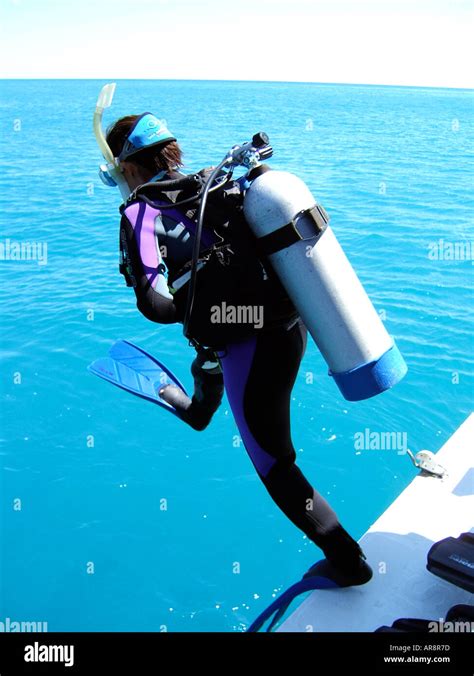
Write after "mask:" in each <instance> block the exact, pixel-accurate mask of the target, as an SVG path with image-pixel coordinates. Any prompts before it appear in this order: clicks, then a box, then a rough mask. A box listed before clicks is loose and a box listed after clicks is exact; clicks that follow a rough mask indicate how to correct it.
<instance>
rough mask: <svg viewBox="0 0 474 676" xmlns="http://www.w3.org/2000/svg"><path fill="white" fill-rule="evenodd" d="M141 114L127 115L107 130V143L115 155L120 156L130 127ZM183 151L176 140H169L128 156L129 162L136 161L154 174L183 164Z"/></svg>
mask: <svg viewBox="0 0 474 676" xmlns="http://www.w3.org/2000/svg"><path fill="white" fill-rule="evenodd" d="M139 117H140V115H126V116H125V117H121V118H120V119H119V120H117V121H116V122H114V124H113V125H112V127H111V129H110V130H109V131H108V132H107V143H108V144H109V146H110V149H111V151H112V152H113V154H114V157H118V156H119V155H120V153H121V152H122V148H123V146H124V143H125V141H126V139H127V136H128V135H129V133H130V129H131V128H132V127H133V125H134V124H135V122H136V120H137V119H138V118H139ZM182 158H183V153H182V151H181V148H180V147H179V145H178V143H177V142H176V141H167V142H166V143H164V144H163V145H158V146H151V148H145V149H144V150H140V151H139V152H137V153H136V154H135V155H132V156H131V157H129V158H127V162H134V163H135V164H138V165H139V166H140V167H143V168H144V169H147V170H148V171H150V172H151V173H152V174H156V173H157V172H159V171H167V172H170V171H173V169H176V168H179V167H182V166H183V161H182Z"/></svg>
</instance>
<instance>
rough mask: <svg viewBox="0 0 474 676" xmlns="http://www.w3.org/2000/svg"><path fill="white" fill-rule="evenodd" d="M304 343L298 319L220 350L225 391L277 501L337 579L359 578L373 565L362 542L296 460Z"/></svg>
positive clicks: (358, 580) (355, 581) (348, 581)
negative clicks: (294, 420) (293, 428)
mask: <svg viewBox="0 0 474 676" xmlns="http://www.w3.org/2000/svg"><path fill="white" fill-rule="evenodd" d="M305 345H306V329H305V327H304V326H303V325H302V324H301V323H298V324H296V325H295V326H294V327H293V328H291V329H290V330H288V331H287V330H284V329H278V330H275V331H271V332H265V333H260V334H259V335H258V336H257V337H256V338H252V339H251V340H249V341H246V342H244V343H238V344H237V343H236V344H233V345H230V346H228V348H227V350H226V352H225V353H223V354H222V355H221V364H222V367H223V370H224V382H225V387H226V392H227V396H228V398H229V403H230V405H231V408H232V411H233V413H234V417H235V420H236V422H237V425H238V427H239V431H240V434H241V437H242V440H243V442H244V444H245V447H246V449H247V452H248V453H249V455H250V458H251V460H252V462H253V464H254V466H255V468H256V470H257V472H258V474H259V476H260V478H261V479H262V481H263V483H264V485H265V487H266V489H267V490H268V492H269V493H270V495H271V497H272V498H273V500H274V501H275V503H276V504H277V505H278V506H279V507H280V509H281V510H282V511H283V512H284V513H285V514H286V516H287V517H288V518H289V519H290V520H291V521H292V522H293V523H294V524H295V525H296V526H297V527H298V528H300V529H301V530H302V531H303V532H304V533H305V534H306V535H307V537H308V538H309V539H310V540H312V541H313V542H314V543H315V544H316V545H317V546H318V547H320V548H321V549H322V550H323V552H324V553H325V555H326V565H327V566H329V567H330V568H331V567H334V571H332V572H334V575H332V577H334V579H336V578H337V579H336V582H338V583H339V584H360V583H362V582H366V581H367V580H368V579H369V577H370V574H369V572H370V569H369V568H368V566H367V564H364V563H363V559H362V558H361V556H362V552H361V549H360V547H359V545H358V544H357V542H356V541H355V540H354V539H353V538H352V537H351V536H350V535H349V534H348V533H347V531H345V529H344V528H343V527H342V526H341V524H340V523H339V520H338V517H337V515H336V513H335V512H334V510H333V509H332V508H331V507H330V505H329V504H328V502H327V501H326V500H325V499H324V498H323V497H322V496H321V495H320V494H319V493H318V492H317V491H316V490H315V489H314V488H313V487H312V486H311V484H310V483H309V482H308V481H307V479H306V478H305V477H304V475H303V473H302V472H301V470H300V469H299V468H298V467H297V466H296V464H295V460H296V453H295V450H294V448H293V444H292V441H291V434H290V399H291V390H292V388H293V385H294V382H295V379H296V376H297V373H298V369H299V365H300V362H301V358H302V356H303V353H304V349H305ZM328 562H329V563H328ZM317 572H318V571H316V573H317ZM323 572H324V574H329V573H330V572H331V571H330V570H328V569H327V568H326V570H325V571H323ZM323 572H320V574H323ZM316 573H315V574H316Z"/></svg>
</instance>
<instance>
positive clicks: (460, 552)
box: [426, 533, 474, 592]
mask: <svg viewBox="0 0 474 676" xmlns="http://www.w3.org/2000/svg"><path fill="white" fill-rule="evenodd" d="M426 567H427V569H428V570H429V571H431V572H432V573H433V574H434V575H437V576H438V577H441V578H443V580H447V581H448V582H452V584H455V585H456V586H457V587H461V588H462V589H466V590H467V591H469V592H474V533H462V534H461V535H460V536H459V537H457V538H452V537H449V538H445V539H444V540H440V541H439V542H436V543H435V544H434V545H433V546H432V547H431V549H430V551H429V552H428V562H427V564H426Z"/></svg>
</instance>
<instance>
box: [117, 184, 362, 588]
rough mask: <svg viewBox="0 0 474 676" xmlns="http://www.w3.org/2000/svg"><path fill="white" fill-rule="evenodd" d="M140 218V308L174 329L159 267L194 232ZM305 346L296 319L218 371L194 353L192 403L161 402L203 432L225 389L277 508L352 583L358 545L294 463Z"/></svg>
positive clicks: (177, 221)
mask: <svg viewBox="0 0 474 676" xmlns="http://www.w3.org/2000/svg"><path fill="white" fill-rule="evenodd" d="M172 177H173V176H172ZM144 213H145V212H144V205H143V204H139V203H137V204H134V205H132V206H131V207H128V208H127V209H126V210H125V211H124V213H123V215H122V221H121V240H122V243H125V244H126V249H127V251H128V257H129V262H130V267H131V270H130V273H131V276H132V277H133V279H134V290H135V294H136V298H137V306H138V309H139V310H140V311H141V312H142V313H143V314H144V315H145V316H146V317H148V319H150V320H152V321H156V322H159V323H171V322H174V321H177V320H176V316H177V315H176V308H175V306H174V303H173V297H172V295H171V294H170V293H169V290H168V286H167V281H166V268H165V265H164V261H166V263H167V266H168V267H169V266H170V265H176V264H178V265H181V264H182V263H184V262H186V261H188V260H189V259H190V258H191V254H192V247H193V242H194V235H193V232H194V231H193V227H194V226H193V224H190V223H189V222H187V221H186V219H184V218H183V217H182V215H180V213H179V212H178V211H177V210H175V209H172V210H163V211H162V212H161V213H160V211H159V210H154V211H153V210H152V211H151V212H148V215H146V214H145V215H144ZM204 230H205V229H204ZM210 241H212V233H211V232H209V231H205V232H204V236H203V246H204V247H205V246H207V245H208V243H209V242H210ZM163 254H165V255H163ZM305 348H306V328H305V327H304V325H303V324H302V322H301V320H300V319H299V317H298V316H294V317H292V318H291V319H290V320H289V321H287V322H286V323H283V324H282V323H281V322H280V323H279V325H277V326H271V327H266V326H264V328H263V329H261V330H259V331H257V332H256V334H255V335H254V336H252V337H251V338H249V339H248V340H244V341H243V342H236V343H231V344H227V345H226V347H225V348H223V349H222V350H219V351H218V352H217V354H218V357H219V362H220V366H221V369H222V371H221V369H220V368H219V367H218V365H217V364H216V363H215V356H212V355H210V354H209V353H207V354H198V356H197V358H196V359H195V360H194V362H193V366H192V372H193V375H194V378H195V392H194V396H193V397H192V400H190V399H189V398H187V397H185V395H184V394H183V393H182V392H181V391H179V390H178V389H177V388H173V389H174V391H173V389H169V392H168V394H169V397H167V396H165V395H166V391H164V392H163V394H162V396H163V398H166V400H167V401H169V403H172V404H173V405H174V406H175V407H176V408H177V410H179V411H181V417H182V419H183V420H184V421H185V422H187V423H188V424H190V425H191V426H192V427H193V428H194V429H204V427H205V426H206V425H207V424H208V423H209V421H210V419H211V417H212V415H213V413H214V412H215V410H216V409H217V407H218V406H219V404H220V401H221V398H222V393H223V386H222V383H223V385H224V386H225V391H226V394H227V397H228V400H229V403H230V406H231V408H232V412H233V415H234V418H235V421H236V424H237V426H238V429H239V432H240V435H241V438H242V441H243V443H244V445H245V448H246V450H247V453H248V454H249V456H250V459H251V461H252V463H253V465H254V467H255V469H256V471H257V473H258V475H259V477H260V478H261V480H262V482H263V484H264V485H265V487H266V489H267V491H268V492H269V494H270V495H271V497H272V498H273V500H274V501H275V503H276V504H277V505H278V507H279V508H280V509H281V510H282V511H283V512H284V513H285V514H286V516H287V517H288V518H289V519H290V520H291V521H292V522H293V523H294V524H295V525H296V526H297V527H298V528H299V529H301V530H302V531H303V532H304V533H305V534H306V535H307V537H308V538H309V539H310V540H312V541H313V542H314V543H315V544H316V545H317V546H319V547H320V548H321V549H322V550H323V551H324V553H325V555H326V558H327V560H328V561H330V562H333V563H334V565H336V566H337V568H338V570H339V571H343V572H344V573H346V574H347V575H348V576H349V577H350V576H351V575H352V576H354V575H355V576H356V577H357V574H358V572H357V571H358V567H359V564H360V554H361V552H360V548H359V546H358V544H357V543H356V542H355V541H354V540H353V539H352V538H351V537H350V535H349V534H348V533H347V532H346V531H345V530H344V529H343V528H342V526H341V525H340V524H339V521H338V518H337V515H336V513H335V512H334V511H333V509H332V508H331V507H330V506H329V504H328V503H327V502H326V500H325V499H324V498H323V497H322V496H321V495H320V494H319V493H318V492H317V491H316V490H315V489H314V488H313V487H312V486H311V484H310V483H309V482H308V481H307V480H306V478H305V477H304V475H303V474H302V472H301V470H300V469H299V468H298V467H297V465H296V464H295V460H296V453H295V449H294V447H293V444H292V441H291V433H290V400H291V391H292V388H293V385H294V383H295V380H296V376H297V374H298V370H299V366H300V362H301V359H302V357H303V354H304V351H305ZM212 360H214V363H213V361H212ZM203 366H204V368H202V367H203ZM206 366H207V367H208V369H206V368H205V367H206ZM364 581H365V580H364Z"/></svg>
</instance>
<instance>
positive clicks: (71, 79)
mask: <svg viewBox="0 0 474 676" xmlns="http://www.w3.org/2000/svg"><path fill="white" fill-rule="evenodd" d="M22 80H30V81H56V80H58V81H63V82H76V81H78V82H80V81H84V80H90V81H94V82H99V81H100V82H102V81H104V80H107V81H121V82H238V83H252V82H253V83H262V84H290V85H291V84H295V85H297V84H308V85H311V84H314V85H328V86H344V87H394V88H405V89H450V90H451V89H452V90H457V91H474V86H473V87H456V86H447V85H414V84H382V83H377V82H318V81H315V80H238V79H230V80H223V79H221V78H213V79H209V78H152V77H142V78H128V77H107V78H104V77H86V76H84V77H69V78H68V77H49V76H44V77H43V76H41V77H28V76H20V77H8V76H7V77H0V82H8V81H11V82H14V81H22Z"/></svg>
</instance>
